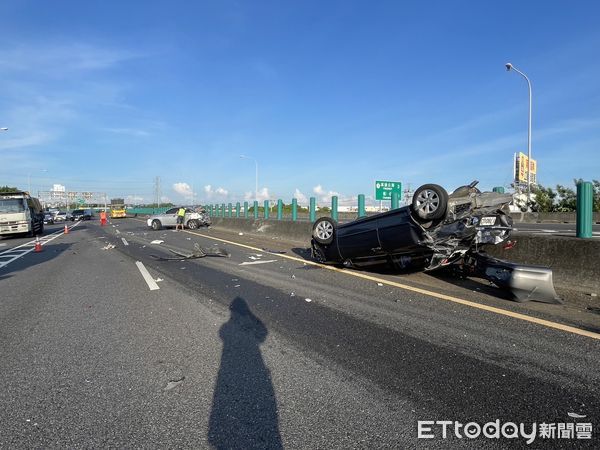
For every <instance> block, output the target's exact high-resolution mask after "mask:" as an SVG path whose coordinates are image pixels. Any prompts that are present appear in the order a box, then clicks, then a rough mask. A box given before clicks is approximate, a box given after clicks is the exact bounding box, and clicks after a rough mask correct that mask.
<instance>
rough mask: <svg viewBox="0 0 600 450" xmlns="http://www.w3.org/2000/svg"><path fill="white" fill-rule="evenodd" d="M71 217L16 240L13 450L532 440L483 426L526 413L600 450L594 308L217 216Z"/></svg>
mask: <svg viewBox="0 0 600 450" xmlns="http://www.w3.org/2000/svg"><path fill="white" fill-rule="evenodd" d="M53 230H54V231H55V232H56V233H55V234H52V231H53ZM61 230H62V225H56V226H54V227H53V226H49V227H47V232H46V236H45V237H44V239H43V246H42V249H43V251H41V252H35V251H33V242H32V241H31V239H3V240H0V293H1V297H0V298H1V300H0V368H1V373H2V377H3V380H2V381H3V383H2V385H3V389H1V390H0V405H2V408H1V409H0V424H2V426H1V430H0V447H2V448H23V447H27V448H30V447H35V448H57V447H60V448H65V447H68V448H79V447H88V448H89V447H119V448H124V447H161V448H162V447H185V448H240V449H241V448H243V449H250V448H256V449H259V448H260V449H265V448H344V449H347V448H369V449H371V448H416V447H427V448H508V447H515V446H523V447H524V446H526V440H527V439H526V438H524V437H522V436H521V435H519V437H516V436H515V433H512V432H511V429H510V428H504V429H503V432H505V434H507V435H509V436H510V435H512V436H513V437H512V438H510V437H504V435H500V436H499V438H486V437H484V436H483V431H481V432H480V433H479V437H476V438H470V437H468V435H476V434H477V433H476V432H477V427H476V426H475V425H477V426H480V427H482V426H484V425H486V424H488V423H492V424H496V423H497V424H499V425H498V427H499V428H500V427H502V426H503V425H505V424H507V423H509V422H510V423H515V424H517V425H520V424H523V427H524V430H525V431H527V433H530V432H531V430H532V427H533V429H535V430H538V432H537V435H536V436H535V437H533V439H534V440H533V441H532V445H531V446H530V447H532V448H541V447H543V448H545V447H557V448H559V447H564V448H567V447H569V448H570V447H573V446H577V447H584V446H589V447H596V448H597V447H598V441H597V436H598V432H599V429H598V427H599V426H600V423H599V421H598V418H599V417H600V397H599V393H600V370H599V369H600V340H599V338H600V334H599V333H600V315H598V314H594V313H592V312H590V311H588V310H585V309H581V308H578V307H577V305H575V306H573V305H571V304H570V303H569V302H567V304H566V305H563V306H557V305H541V304H517V303H514V302H511V301H509V300H507V299H506V298H504V297H503V296H502V295H501V294H500V293H498V292H497V290H496V289H494V288H491V287H489V286H487V285H485V284H483V283H479V282H477V281H473V280H466V281H464V280H460V281H458V280H453V279H449V278H444V277H433V276H430V275H425V274H420V273H418V274H397V273H390V272H358V271H352V270H340V269H335V268H334V269H332V268H324V267H322V266H318V265H315V264H313V263H312V262H311V261H310V260H309V259H308V255H307V253H306V249H305V248H290V247H289V246H288V245H286V244H285V243H284V242H279V241H275V240H269V239H268V238H266V239H259V238H252V237H249V236H244V235H238V234H237V233H235V234H234V233H224V232H217V231H216V230H213V229H202V230H198V231H195V232H192V231H187V230H186V231H185V232H174V231H172V230H161V231H157V232H154V231H152V230H149V229H148V228H147V227H146V225H145V223H144V222H143V221H138V220H134V219H123V220H120V221H115V220H113V221H112V222H111V223H110V224H109V226H107V227H104V228H101V227H100V226H99V221H89V222H82V223H79V224H77V225H76V226H74V227H73V228H72V229H71V230H70V233H69V234H66V235H65V234H62V232H61ZM159 241H160V242H159ZM152 242H155V243H152ZM20 246H22V247H20ZM224 253H226V254H227V255H228V256H223V254H224ZM207 254H208V256H204V257H199V256H202V255H207ZM186 256H190V258H187V257H186ZM419 421H430V422H431V421H452V424H451V425H448V428H447V430H446V431H447V433H446V438H444V437H443V426H444V425H440V424H437V425H435V424H434V425H432V424H430V423H421V428H419ZM455 422H460V423H461V424H463V425H464V424H466V423H468V422H472V423H475V425H469V427H468V428H467V430H466V431H465V430H464V428H461V427H459V428H458V430H459V431H458V434H459V435H460V436H462V437H461V438H459V437H457V436H456V433H455V427H456V424H455ZM534 424H535V425H534ZM542 424H547V426H546V425H544V426H542ZM553 424H554V428H552V426H551V425H553ZM427 427H429V429H428V428H427ZM541 429H544V430H551V431H552V436H554V437H543V436H542V435H540V431H539V430H541ZM590 429H591V431H590ZM487 430H488V431H491V430H492V428H487ZM419 431H420V432H421V435H426V436H434V437H433V438H431V439H423V438H421V439H420V438H419ZM548 433H550V431H548ZM587 437H590V438H591V439H586V438H587Z"/></svg>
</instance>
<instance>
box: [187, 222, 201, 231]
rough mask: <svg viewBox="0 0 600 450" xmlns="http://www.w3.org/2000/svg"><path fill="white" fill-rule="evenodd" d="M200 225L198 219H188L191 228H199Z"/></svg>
mask: <svg viewBox="0 0 600 450" xmlns="http://www.w3.org/2000/svg"><path fill="white" fill-rule="evenodd" d="M198 226H199V224H198V221H197V220H196V219H192V220H188V223H187V227H188V228H189V229H190V230H195V229H196V228H198Z"/></svg>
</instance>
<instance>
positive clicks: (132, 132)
mask: <svg viewBox="0 0 600 450" xmlns="http://www.w3.org/2000/svg"><path fill="white" fill-rule="evenodd" d="M104 130H105V131H108V132H109V133H115V134H124V135H127V136H133V137H148V136H150V133H149V132H148V131H145V130H138V129H135V128H105V129H104Z"/></svg>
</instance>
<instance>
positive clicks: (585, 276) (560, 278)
mask: <svg viewBox="0 0 600 450" xmlns="http://www.w3.org/2000/svg"><path fill="white" fill-rule="evenodd" d="M213 227H215V228H216V229H220V228H221V229H224V230H228V231H236V232H242V233H245V234H250V235H255V236H262V237H267V238H269V237H270V238H277V239H282V240H285V241H289V242H290V243H294V244H298V245H302V246H304V247H308V246H309V245H310V238H311V231H312V224H311V223H310V222H308V221H298V222H292V221H290V220H281V221H279V220H273V219H268V220H265V219H258V220H254V219H235V218H220V217H219V218H213ZM513 240H516V241H517V245H516V246H515V247H514V248H512V249H511V250H503V249H502V246H486V251H487V252H488V253H489V254H490V255H491V256H494V257H496V258H499V259H505V260H507V261H512V262H516V263H521V264H531V265H540V266H546V267H550V268H551V269H552V271H553V275H554V283H555V285H556V286H561V287H566V288H570V289H575V290H578V291H582V292H587V293H590V292H595V293H600V240H595V239H578V238H574V237H565V236H537V235H528V234H515V235H513Z"/></svg>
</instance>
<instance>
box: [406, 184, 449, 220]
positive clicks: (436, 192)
mask: <svg viewBox="0 0 600 450" xmlns="http://www.w3.org/2000/svg"><path fill="white" fill-rule="evenodd" d="M447 207H448V193H447V192H446V190H445V189H444V188H443V187H441V186H439V185H437V184H424V185H423V186H421V187H420V188H419V189H417V190H416V191H415V193H414V195H413V200H412V211H413V214H415V215H416V216H417V218H419V219H421V220H434V219H441V218H442V217H444V216H445V215H446V209H447Z"/></svg>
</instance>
